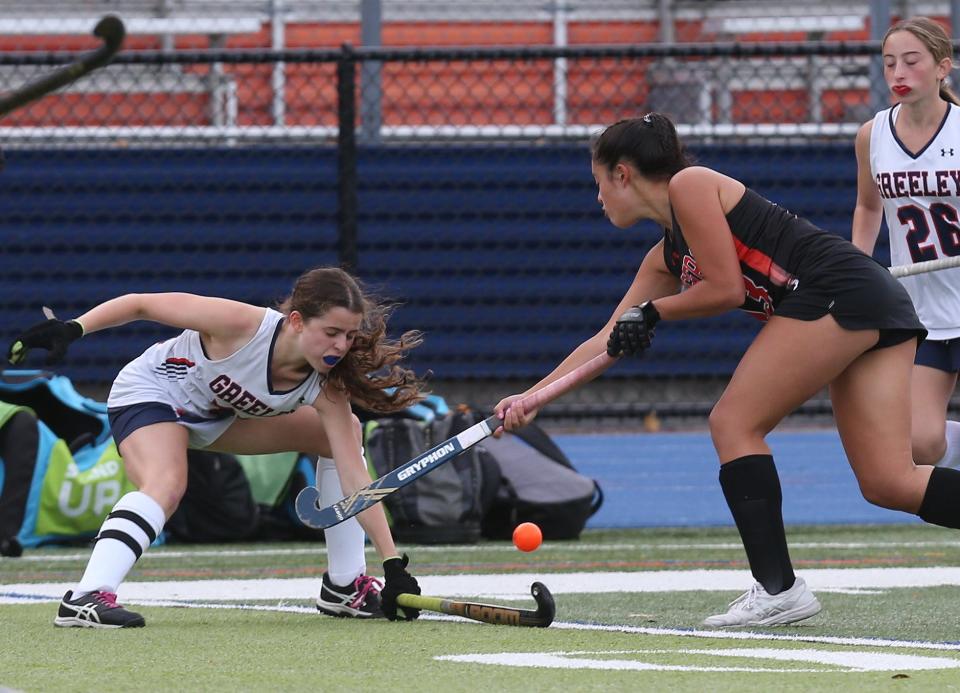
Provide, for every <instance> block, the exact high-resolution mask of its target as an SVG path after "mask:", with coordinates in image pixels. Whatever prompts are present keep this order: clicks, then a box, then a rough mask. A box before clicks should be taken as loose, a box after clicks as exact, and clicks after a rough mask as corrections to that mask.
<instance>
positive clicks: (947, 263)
mask: <svg viewBox="0 0 960 693" xmlns="http://www.w3.org/2000/svg"><path fill="white" fill-rule="evenodd" d="M954 267H960V257H945V258H941V259H939V260H927V261H926V262H915V263H913V264H912V265H896V266H894V267H891V268H890V274H892V275H893V276H894V277H896V278H897V279H899V278H900V277H909V276H912V275H914V274H923V273H924V272H936V271H937V270H944V269H952V268H954Z"/></svg>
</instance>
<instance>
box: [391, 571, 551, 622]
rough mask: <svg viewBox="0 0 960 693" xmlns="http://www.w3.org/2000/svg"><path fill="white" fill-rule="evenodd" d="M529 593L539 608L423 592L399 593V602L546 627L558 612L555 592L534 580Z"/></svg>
mask: <svg viewBox="0 0 960 693" xmlns="http://www.w3.org/2000/svg"><path fill="white" fill-rule="evenodd" d="M530 594H532V595H533V598H534V600H535V601H536V602H537V610H536V611H530V610H529V609H517V608H515V607H512V606H495V605H493V604H480V603H477V602H461V601H457V600H455V599H443V598H441V597H424V596H423V595H420V594H400V595H398V596H397V604H399V605H400V606H405V607H408V608H411V609H422V610H424V611H437V612H439V613H441V614H450V615H451V616H462V617H464V618H469V619H473V620H474V621H483V622H484V623H492V624H494V625H497V626H527V627H531V628H546V627H547V626H549V625H550V624H551V623H553V617H554V616H556V615H557V606H556V604H555V603H554V601H553V595H552V594H550V590H548V589H547V586H546V585H544V584H543V583H542V582H535V583H533V584H532V585H531V586H530Z"/></svg>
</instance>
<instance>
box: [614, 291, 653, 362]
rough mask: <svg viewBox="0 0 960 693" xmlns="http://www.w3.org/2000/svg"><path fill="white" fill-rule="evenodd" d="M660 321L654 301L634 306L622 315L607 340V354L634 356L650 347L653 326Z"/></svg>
mask: <svg viewBox="0 0 960 693" xmlns="http://www.w3.org/2000/svg"><path fill="white" fill-rule="evenodd" d="M658 322H660V313H658V312H657V309H656V308H655V307H654V305H653V303H651V302H650V301H647V302H646V303H644V304H643V305H640V306H633V307H631V308H630V309H629V310H628V311H627V312H626V313H624V314H623V315H621V316H620V319H619V320H617V324H616V325H614V326H613V330H612V331H611V332H610V338H609V339H608V340H607V354H609V355H610V356H613V357H614V358H616V357H617V356H620V355H621V354H623V355H626V356H634V355H635V354H640V353H642V352H643V350H644V349H648V348H649V347H650V342H652V341H653V328H654V326H655V325H656V324H657V323H658Z"/></svg>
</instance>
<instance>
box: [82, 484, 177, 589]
mask: <svg viewBox="0 0 960 693" xmlns="http://www.w3.org/2000/svg"><path fill="white" fill-rule="evenodd" d="M166 521H167V520H166V516H165V515H164V512H163V508H161V507H160V504H159V503H157V502H156V501H155V500H153V498H151V497H150V496H148V495H147V494H145V493H141V492H140V491H133V492H131V493H128V494H126V495H125V496H124V497H123V498H121V499H120V500H119V501H117V504H116V505H115V506H113V510H112V511H111V512H110V514H109V515H107V519H106V520H104V521H103V524H102V525H101V526H100V533H99V534H97V539H96V542H97V543H96V544H95V545H94V547H93V553H92V554H91V555H90V560H89V562H88V563H87V569H86V570H85V571H84V573H83V577H82V578H80V582H79V583H77V586H76V587H75V588H74V590H73V595H74V597H77V596H80V595H84V594H87V593H88V592H96V591H101V592H113V593H116V591H117V588H118V587H119V586H120V583H121V582H123V579H124V578H125V577H126V576H127V573H129V572H130V569H131V568H133V564H134V563H136V562H137V559H138V558H140V556H141V555H142V554H143V552H144V551H146V550H147V547H148V546H150V544H152V543H153V540H154V539H156V538H157V535H158V534H160V531H161V530H162V529H163V525H164V524H165V523H166Z"/></svg>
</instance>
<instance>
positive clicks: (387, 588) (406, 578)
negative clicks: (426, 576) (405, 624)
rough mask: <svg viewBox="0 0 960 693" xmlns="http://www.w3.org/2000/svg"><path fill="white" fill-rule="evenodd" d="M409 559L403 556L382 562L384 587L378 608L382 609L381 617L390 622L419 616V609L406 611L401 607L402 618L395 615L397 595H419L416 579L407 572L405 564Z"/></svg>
mask: <svg viewBox="0 0 960 693" xmlns="http://www.w3.org/2000/svg"><path fill="white" fill-rule="evenodd" d="M409 562H410V557H409V556H407V554H403V558H400V557H399V556H398V557H396V558H388V559H387V560H385V561H384V562H383V577H384V585H383V589H382V590H380V608H381V609H383V615H384V616H386V617H387V618H388V619H390V620H391V621H397V620H399V619H401V618H403V619H405V620H407V621H412V620H413V619H415V618H417V617H418V616H419V615H420V610H419V609H408V608H407V607H404V606H401V607H400V609H401V611H403V616H399V615H398V614H397V595H399V594H420V585H418V584H417V580H416V578H414V577H413V576H412V575H411V574H410V573H408V572H407V563H409Z"/></svg>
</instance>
